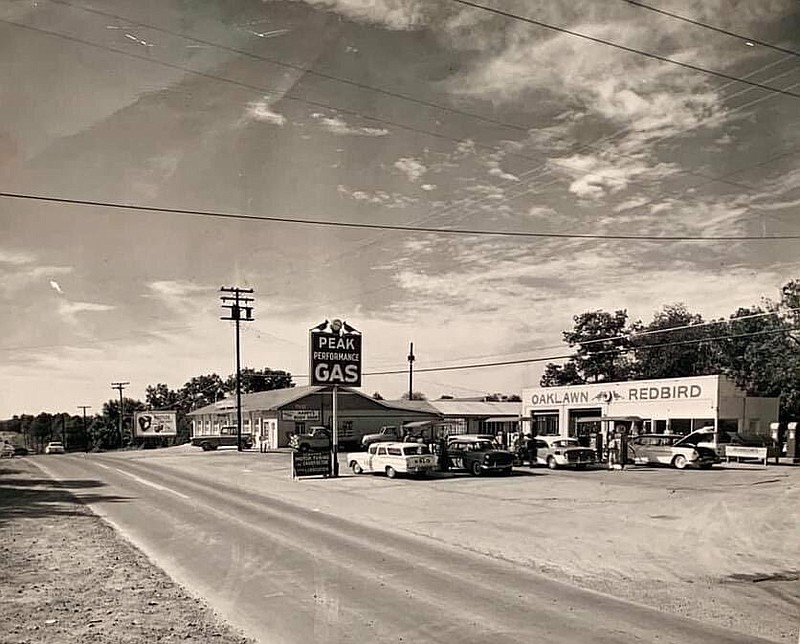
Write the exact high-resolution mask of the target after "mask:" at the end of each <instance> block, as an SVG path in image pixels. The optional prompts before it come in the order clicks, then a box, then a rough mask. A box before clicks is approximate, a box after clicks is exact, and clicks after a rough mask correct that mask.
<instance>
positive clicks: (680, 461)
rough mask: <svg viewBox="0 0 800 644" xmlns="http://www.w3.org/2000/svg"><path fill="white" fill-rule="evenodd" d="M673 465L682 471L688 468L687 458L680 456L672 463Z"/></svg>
mask: <svg viewBox="0 0 800 644" xmlns="http://www.w3.org/2000/svg"><path fill="white" fill-rule="evenodd" d="M672 464H673V465H674V466H675V468H676V469H679V470H682V469H684V468H685V467H686V457H685V456H683V455H682V454H678V455H677V456H676V457H675V458H674V459H673V461H672Z"/></svg>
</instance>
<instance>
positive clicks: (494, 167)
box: [487, 160, 519, 181]
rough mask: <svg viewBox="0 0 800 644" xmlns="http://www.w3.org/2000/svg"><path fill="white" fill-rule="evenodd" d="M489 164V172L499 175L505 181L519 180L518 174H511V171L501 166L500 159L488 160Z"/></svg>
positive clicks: (495, 175) (494, 175)
mask: <svg viewBox="0 0 800 644" xmlns="http://www.w3.org/2000/svg"><path fill="white" fill-rule="evenodd" d="M487 165H488V166H489V174H490V175H491V176H493V177H498V178H499V179H503V180H504V181H519V177H518V176H516V175H513V174H511V173H510V172H505V171H504V170H503V169H502V168H501V167H500V162H499V161H491V160H490V161H487Z"/></svg>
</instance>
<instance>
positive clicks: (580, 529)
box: [41, 447, 800, 644]
mask: <svg viewBox="0 0 800 644" xmlns="http://www.w3.org/2000/svg"><path fill="white" fill-rule="evenodd" d="M50 458H58V457H46V458H43V459H42V460H41V462H42V464H43V465H45V466H47V464H48V463H54V462H55V461H51V460H48V459H50ZM80 458H87V459H88V461H89V462H92V461H95V462H97V463H102V464H103V465H105V467H113V466H115V464H118V465H119V466H123V465H125V466H127V467H132V468H135V472H136V476H137V477H139V478H140V479H143V480H144V479H146V478H147V473H148V471H152V472H154V473H155V472H156V471H158V472H161V471H164V472H169V473H170V474H172V475H174V476H177V477H180V476H181V475H182V474H183V475H185V476H186V477H198V476H200V477H202V479H203V480H204V481H206V482H207V483H208V485H210V486H212V487H213V486H214V485H217V486H220V487H221V486H225V487H226V488H231V487H232V488H234V489H240V490H242V491H246V492H247V493H248V494H251V493H252V494H256V495H263V496H264V497H265V498H269V499H279V500H281V501H284V502H287V503H289V504H291V505H292V506H295V507H297V508H298V509H303V510H305V511H309V512H312V513H321V515H324V516H331V517H341V518H345V519H347V520H348V521H351V522H354V523H356V524H360V525H365V526H370V527H377V528H380V529H386V530H389V531H396V532H397V533H398V534H405V535H409V536H414V537H417V538H419V539H421V540H423V541H424V542H427V543H432V544H439V545H444V546H446V547H448V548H455V549H457V550H458V551H462V552H468V553H473V554H478V555H481V556H488V557H490V558H492V559H494V560H497V561H503V562H510V563H512V564H514V565H518V566H521V567H522V568H524V569H526V570H531V571H535V572H537V573H540V574H544V575H545V576H547V577H550V578H552V579H555V580H561V581H566V582H568V583H570V584H574V585H576V586H578V587H582V588H587V589H591V590H594V591H600V592H601V593H604V594H608V595H612V596H614V597H620V598H622V599H626V600H629V601H632V602H636V603H637V604H644V605H647V606H651V607H655V608H658V609H660V610H663V611H666V612H668V613H672V614H677V615H681V616H685V617H691V618H694V619H697V620H700V621H702V622H704V623H708V624H716V625H719V626H724V627H727V628H731V629H733V630H735V631H738V632H741V633H746V634H750V635H752V636H754V637H755V636H760V637H766V638H770V639H772V640H774V641H783V642H787V641H788V642H792V644H794V643H795V642H796V641H797V638H798V632H797V625H798V615H799V614H800V610H799V607H800V582H799V581H798V579H800V564H798V562H800V546H799V545H798V544H799V543H800V540H798V539H797V534H800V513H799V512H798V507H799V504H798V503H797V495H798V494H800V485H798V483H800V468H798V467H789V466H774V465H770V466H768V467H766V468H765V467H762V466H757V465H752V466H751V465H731V466H729V467H715V468H713V469H712V470H706V471H703V470H683V471H677V470H673V469H670V468H650V467H635V468H630V469H626V470H625V471H622V472H618V471H608V470H605V469H595V470H587V471H579V472H576V471H571V470H556V471H550V470H547V468H544V467H538V468H535V469H533V470H531V469H529V468H527V467H525V468H517V469H516V470H515V473H514V475H513V476H511V477H498V476H487V477H478V478H476V477H473V476H470V475H468V474H466V473H447V474H436V475H434V476H432V477H430V478H429V479H423V480H417V479H400V478H398V479H393V480H391V479H388V478H386V477H385V476H381V475H361V476H355V475H352V474H350V473H349V471H348V470H346V469H345V468H342V469H341V474H342V475H341V476H340V478H338V479H323V478H308V479H302V480H292V479H291V477H290V471H289V462H290V456H289V454H286V453H270V454H260V453H257V452H245V453H241V454H240V453H238V452H236V451H235V450H220V451H218V452H209V453H202V452H200V451H199V450H192V449H191V448H187V447H178V448H172V449H167V450H158V451H146V452H127V453H119V454H103V455H90V456H88V457H80V456H77V457H70V459H76V460H77V459H80ZM342 462H345V461H344V457H343V459H342ZM126 464H127V465H126ZM87 465H89V463H87ZM187 494H188V493H187Z"/></svg>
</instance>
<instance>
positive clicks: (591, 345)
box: [563, 310, 631, 382]
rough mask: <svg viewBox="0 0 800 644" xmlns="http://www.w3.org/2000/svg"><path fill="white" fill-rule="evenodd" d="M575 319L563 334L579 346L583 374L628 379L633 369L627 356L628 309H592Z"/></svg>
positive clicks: (577, 360)
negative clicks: (612, 310) (569, 328)
mask: <svg viewBox="0 0 800 644" xmlns="http://www.w3.org/2000/svg"><path fill="white" fill-rule="evenodd" d="M572 319H573V320H574V321H575V325H574V327H573V329H572V331H564V333H563V336H564V341H565V342H566V343H567V344H568V345H569V346H571V347H578V349H577V351H576V354H575V357H574V358H573V360H574V361H575V368H576V370H577V371H578V373H580V374H581V377H582V378H583V379H584V380H585V381H586V382H613V381H616V380H625V379H627V377H628V376H629V375H630V373H631V368H630V361H629V360H628V358H627V357H626V349H627V348H628V347H629V346H630V340H629V338H628V333H629V330H628V329H627V328H626V326H627V324H628V312H627V311H625V310H619V311H615V312H614V313H609V312H607V311H588V312H586V313H581V314H580V315H576V316H574V317H573V318H572Z"/></svg>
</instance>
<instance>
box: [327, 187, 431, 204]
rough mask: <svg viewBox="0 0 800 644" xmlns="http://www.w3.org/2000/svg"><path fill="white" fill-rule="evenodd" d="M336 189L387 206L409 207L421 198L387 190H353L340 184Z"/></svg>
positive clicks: (355, 199) (368, 201)
mask: <svg viewBox="0 0 800 644" xmlns="http://www.w3.org/2000/svg"><path fill="white" fill-rule="evenodd" d="M336 191H337V192H338V193H339V194H340V195H342V196H343V197H347V198H348V199H353V200H354V201H362V202H364V203H368V204H372V205H374V206H385V207H386V208H407V207H408V206H411V205H413V204H415V203H416V202H417V201H419V199H417V198H415V197H408V196H406V195H403V194H400V193H399V192H391V193H389V192H386V191H385V190H375V191H373V192H369V191H366V190H352V189H350V188H348V187H347V186H343V185H339V186H337V188H336Z"/></svg>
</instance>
